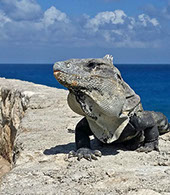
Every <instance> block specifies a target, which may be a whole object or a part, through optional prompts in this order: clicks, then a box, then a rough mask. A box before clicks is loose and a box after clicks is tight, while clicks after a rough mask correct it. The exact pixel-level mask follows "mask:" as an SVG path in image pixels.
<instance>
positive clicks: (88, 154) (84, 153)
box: [68, 148, 102, 161]
mask: <svg viewBox="0 0 170 195" xmlns="http://www.w3.org/2000/svg"><path fill="white" fill-rule="evenodd" d="M97 156H98V157H101V156H102V153H101V152H100V151H99V150H91V149H89V148H79V149H78V150H77V151H74V150H72V151H70V152H69V154H68V158H71V157H77V160H79V161H80V160H81V159H82V158H85V159H87V160H89V161H92V159H93V160H97Z"/></svg>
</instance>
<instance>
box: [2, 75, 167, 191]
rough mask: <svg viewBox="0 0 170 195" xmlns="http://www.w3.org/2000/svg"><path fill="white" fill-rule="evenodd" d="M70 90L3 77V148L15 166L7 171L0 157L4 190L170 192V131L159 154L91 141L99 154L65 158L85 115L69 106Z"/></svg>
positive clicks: (71, 148) (7, 168) (72, 147)
mask: <svg viewBox="0 0 170 195" xmlns="http://www.w3.org/2000/svg"><path fill="white" fill-rule="evenodd" d="M67 93H68V92H67V91H66V90H62V89H56V88H50V87H46V86H42V85H37V84H33V83H29V82H23V81H19V80H10V79H9V80H8V79H2V78H0V111H1V112H0V140H1V141H0V147H1V150H0V151H1V154H2V155H3V157H4V158H6V159H7V160H8V161H9V162H11V161H12V164H11V165H13V168H12V170H11V171H10V172H8V173H7V174H6V175H4V174H5V173H6V172H7V171H9V170H10V166H11V165H10V164H9V163H8V162H7V161H6V160H4V158H3V163H1V162H2V161H1V160H0V175H2V174H1V171H3V177H2V179H1V186H0V194H1V195H7V194H8V195H18V194H27V195H32V194H34V195H36V194H42V195H44V194H49V195H50V194H51V195H53V194H88V195H92V194H93V195H94V194H99V195H103V194H110V195H111V194H114V195H124V194H131V193H132V194H135V193H137V194H141V193H142V192H143V194H151V193H153V194H155V195H156V194H163V195H166V194H169V193H170V174H169V170H170V165H169V161H170V154H169V148H170V140H169V139H165V137H169V135H170V133H169V134H167V135H166V136H164V135H163V137H162V138H160V151H161V152H160V153H159V152H156V151H153V152H151V153H148V154H143V153H137V152H135V151H127V150H125V149H124V148H122V146H113V145H108V146H104V147H101V146H97V145H96V143H95V141H94V140H92V142H93V145H92V146H93V148H94V149H100V150H101V152H102V154H103V156H102V157H101V158H99V159H98V160H97V161H92V162H89V161H86V160H85V159H82V160H81V161H80V162H79V161H77V160H76V158H71V159H67V158H66V155H67V154H68V152H69V151H70V150H74V149H75V144H74V139H75V138H74V128H75V125H76V124H77V122H78V121H79V120H80V119H81V117H80V116H78V115H77V114H75V113H73V112H72V111H71V110H70V109H69V107H68V105H67V101H66V98H67ZM3 140H4V141H3ZM2 143H4V144H2ZM4 151H5V152H4ZM4 154H5V155H4ZM1 159H2V158H1ZM2 165H3V166H2Z"/></svg>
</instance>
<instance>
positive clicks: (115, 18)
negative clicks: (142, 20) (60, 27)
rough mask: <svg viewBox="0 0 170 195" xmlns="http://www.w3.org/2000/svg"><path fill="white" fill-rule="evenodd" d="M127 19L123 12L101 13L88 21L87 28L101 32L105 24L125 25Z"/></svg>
mask: <svg viewBox="0 0 170 195" xmlns="http://www.w3.org/2000/svg"><path fill="white" fill-rule="evenodd" d="M126 17H127V16H126V14H125V13H124V11H122V10H115V11H114V12H108V11H107V12H100V13H98V14H97V15H96V16H95V17H94V18H92V19H90V20H89V21H88V23H87V24H86V28H88V29H91V30H93V31H94V32H96V31H98V30H99V27H100V26H103V25H105V24H123V23H124V19H125V18H126Z"/></svg>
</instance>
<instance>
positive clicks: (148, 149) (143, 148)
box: [137, 140, 159, 153]
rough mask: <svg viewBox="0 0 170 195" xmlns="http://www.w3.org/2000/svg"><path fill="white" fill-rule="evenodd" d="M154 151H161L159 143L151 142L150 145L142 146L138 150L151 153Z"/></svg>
mask: <svg viewBox="0 0 170 195" xmlns="http://www.w3.org/2000/svg"><path fill="white" fill-rule="evenodd" d="M153 150H156V151H159V148H158V141H157V140H156V141H153V142H149V143H145V144H144V146H141V147H140V148H138V149H137V152H145V153H148V152H151V151H153Z"/></svg>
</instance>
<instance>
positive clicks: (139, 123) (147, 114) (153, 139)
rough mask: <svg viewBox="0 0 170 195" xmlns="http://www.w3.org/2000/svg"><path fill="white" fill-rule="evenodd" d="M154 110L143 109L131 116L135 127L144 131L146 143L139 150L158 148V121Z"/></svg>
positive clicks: (147, 150) (148, 150)
mask: <svg viewBox="0 0 170 195" xmlns="http://www.w3.org/2000/svg"><path fill="white" fill-rule="evenodd" d="M153 113H154V112H151V111H142V112H139V113H137V114H136V115H134V116H132V117H131V120H130V121H131V122H132V124H133V125H134V126H135V128H136V129H137V130H139V131H143V132H144V137H145V138H144V143H143V146H142V147H140V148H139V149H138V150H137V151H139V152H150V151H152V150H157V151H158V150H159V149H158V137H159V130H158V121H157V120H156V118H155V117H154V115H153Z"/></svg>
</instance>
